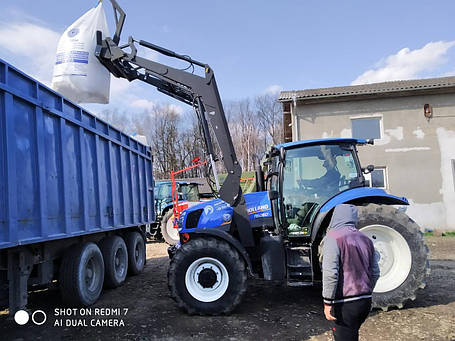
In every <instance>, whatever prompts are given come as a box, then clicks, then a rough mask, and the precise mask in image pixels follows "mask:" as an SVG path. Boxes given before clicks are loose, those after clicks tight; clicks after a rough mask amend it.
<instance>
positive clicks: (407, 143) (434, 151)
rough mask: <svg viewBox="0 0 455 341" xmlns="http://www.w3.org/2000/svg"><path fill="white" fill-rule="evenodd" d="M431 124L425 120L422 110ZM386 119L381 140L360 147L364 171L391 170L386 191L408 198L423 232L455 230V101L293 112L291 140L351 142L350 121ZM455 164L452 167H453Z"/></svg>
mask: <svg viewBox="0 0 455 341" xmlns="http://www.w3.org/2000/svg"><path fill="white" fill-rule="evenodd" d="M426 103H428V104H430V105H431V106H432V110H433V118H431V119H430V120H427V119H426V118H425V117H424V115H423V113H424V109H423V107H424V104H426ZM377 116H380V117H382V120H381V122H382V127H381V130H382V137H381V139H379V140H375V145H374V146H371V145H367V146H362V147H359V155H360V160H361V163H362V165H363V166H366V165H368V164H373V165H375V166H377V167H387V178H388V179H387V180H388V187H387V191H388V192H389V193H391V194H394V195H398V196H406V197H407V198H408V200H409V201H410V202H411V205H410V207H408V209H407V213H408V214H409V215H410V216H411V217H412V218H413V219H414V220H416V221H417V223H418V224H419V225H420V226H421V228H422V229H424V228H428V229H451V230H455V184H454V182H455V180H454V177H455V174H454V173H455V169H454V167H455V96H454V95H453V94H441V95H427V96H409V97H397V98H379V99H370V100H357V101H349V102H335V103H318V104H302V103H301V102H297V104H296V105H295V106H294V105H293V106H292V120H293V124H292V126H293V139H294V140H299V139H311V138H326V137H352V133H351V119H352V118H361V117H377ZM452 160H454V161H452Z"/></svg>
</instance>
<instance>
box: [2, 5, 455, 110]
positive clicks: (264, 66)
mask: <svg viewBox="0 0 455 341" xmlns="http://www.w3.org/2000/svg"><path fill="white" fill-rule="evenodd" d="M118 2H119V4H120V5H121V6H122V8H123V9H124V10H125V12H126V14H127V17H126V23H125V28H124V31H123V34H122V41H126V40H127V38H128V36H130V35H132V36H133V37H134V38H135V39H137V40H140V39H142V40H146V41H149V42H152V43H154V44H157V45H161V46H164V47H166V48H169V49H171V50H174V51H176V52H178V53H181V54H186V55H190V56H191V57H193V58H194V59H197V60H200V61H202V62H205V63H207V64H209V65H210V66H211V67H212V69H213V70H214V71H215V75H216V79H217V83H218V88H219V91H220V94H221V97H222V99H223V100H224V101H231V100H240V99H243V98H246V97H254V96H257V95H261V94H265V93H277V92H278V91H280V90H296V89H313V88H325V87H332V86H345V85H356V84H365V83H374V82H382V81H391V80H403V79H416V78H429V77H444V76H455V25H454V23H453V13H455V1H453V0H447V1H436V0H435V1H425V0H421V1H415V0H413V1H407V0H403V1H397V0H395V1H388V0H383V1H364V0H363V1H354V0H352V1H351V0H344V1H320V0H319V1H317V0H314V1H313V0H305V1H304V0H300V1H297V0H281V1H263V0H262V1H259V0H243V1H237V0H232V1H221V0H211V1H208V0H194V1H183V0H175V1H158V0H134V1H132V0H129V1H127V0H118ZM97 3H98V1H97V0H79V1H57V0H39V1H36V0H14V1H6V0H0V4H1V8H2V10H1V11H0V58H1V59H4V60H6V61H7V62H9V63H11V64H13V65H14V66H15V67H17V68H19V69H21V70H23V71H24V72H26V73H28V74H30V75H32V76H33V77H35V78H36V79H38V80H39V81H42V82H44V83H45V84H50V83H51V79H52V70H53V64H54V63H55V51H56V47H57V43H58V40H59V38H60V35H61V34H62V33H63V32H64V31H65V29H66V28H67V27H68V26H70V25H71V24H72V23H73V22H74V21H75V20H76V19H78V18H79V17H80V16H82V15H83V14H84V13H85V12H86V11H88V10H89V9H90V8H92V7H94V6H96V5H97ZM104 6H105V11H106V15H107V19H108V22H109V25H110V29H111V32H113V31H114V19H113V15H112V7H111V6H110V3H109V2H108V0H104ZM141 53H143V55H144V56H146V57H148V58H151V59H153V60H156V61H159V62H162V63H169V62H170V61H169V59H168V58H167V57H163V56H160V55H158V54H156V53H152V52H147V51H143V50H141ZM182 66H185V65H184V64H182ZM167 102H169V103H172V105H173V106H174V107H175V108H176V110H177V111H183V110H184V109H186V108H184V107H183V106H184V105H183V104H180V103H178V102H175V101H173V100H172V99H170V98H168V97H166V96H164V95H162V94H160V93H158V92H157V91H156V90H155V89H154V88H153V87H151V86H149V85H146V84H141V83H140V82H139V83H137V82H133V83H128V82H127V81H125V80H113V81H112V83H111V101H110V104H109V105H100V104H98V105H93V104H91V105H83V106H84V107H86V108H88V109H89V110H91V111H92V112H95V113H96V112H98V111H101V110H103V109H106V108H119V109H120V110H144V109H149V108H153V107H154V106H155V105H156V104H157V103H167Z"/></svg>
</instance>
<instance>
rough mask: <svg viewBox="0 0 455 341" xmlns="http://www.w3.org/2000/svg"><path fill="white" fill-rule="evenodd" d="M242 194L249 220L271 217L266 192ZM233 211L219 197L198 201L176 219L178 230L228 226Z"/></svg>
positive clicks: (190, 230) (188, 230)
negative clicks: (198, 202)
mask: <svg viewBox="0 0 455 341" xmlns="http://www.w3.org/2000/svg"><path fill="white" fill-rule="evenodd" d="M243 196H244V198H245V203H246V208H247V211H248V217H249V218H250V220H252V221H253V220H256V219H260V218H271V217H272V207H271V204H270V200H269V197H268V192H255V193H248V194H244V195H243ZM233 211H234V210H233V208H232V207H231V206H230V205H229V204H228V203H227V202H225V201H223V200H221V199H215V200H211V201H206V202H203V203H200V204H198V205H195V206H193V207H190V208H188V209H186V210H185V211H183V212H182V214H181V215H180V218H179V221H178V225H179V229H180V232H181V233H184V232H193V231H194V230H195V229H196V228H216V227H221V226H226V227H227V228H229V225H230V223H231V221H232V214H233Z"/></svg>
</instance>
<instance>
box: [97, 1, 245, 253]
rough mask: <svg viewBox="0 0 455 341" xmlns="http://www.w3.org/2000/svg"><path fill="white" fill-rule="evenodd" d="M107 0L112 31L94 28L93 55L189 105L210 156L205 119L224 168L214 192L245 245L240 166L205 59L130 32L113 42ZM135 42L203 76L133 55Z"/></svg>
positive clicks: (119, 25) (119, 21)
mask: <svg viewBox="0 0 455 341" xmlns="http://www.w3.org/2000/svg"><path fill="white" fill-rule="evenodd" d="M110 1H111V3H112V5H113V8H114V14H115V19H116V31H115V35H114V38H113V39H112V38H110V37H102V33H101V32H100V31H98V32H97V46H96V50H95V55H96V56H97V58H98V59H99V60H100V62H101V63H102V64H103V65H104V66H105V67H106V68H107V69H108V70H109V71H110V72H111V73H112V74H113V75H114V76H115V77H118V78H125V79H127V80H128V81H130V82H131V81H133V80H136V79H139V80H141V81H143V82H145V83H148V84H150V85H153V86H155V87H156V88H157V90H158V91H160V92H162V93H164V94H166V95H168V96H171V97H173V98H175V99H177V100H179V101H181V102H183V103H186V104H188V105H191V106H193V108H194V109H195V111H196V114H197V116H198V120H199V123H200V125H201V127H202V132H203V135H204V142H205V146H206V149H207V153H208V155H209V159H210V160H213V159H215V155H214V148H213V144H212V139H211V134H210V129H209V127H208V123H207V121H210V124H211V126H212V130H213V133H214V135H215V138H216V140H217V141H218V145H219V147H220V149H221V153H222V160H223V163H224V166H225V168H226V170H227V173H228V175H227V177H226V180H225V181H224V183H223V185H222V186H221V188H220V190H219V196H220V198H221V199H222V200H224V201H225V202H227V203H228V204H229V205H231V206H233V207H234V217H233V221H234V223H235V225H236V226H237V228H238V230H239V235H240V238H241V239H242V242H244V243H245V246H249V245H251V246H252V245H254V241H253V239H252V233H251V227H250V224H249V219H248V214H247V211H246V205H245V200H244V198H243V194H242V190H241V187H240V177H241V174H242V168H241V166H240V164H239V162H238V160H237V156H236V153H235V149H234V145H233V143H232V138H231V134H230V132H229V127H228V124H227V120H226V116H225V113H224V110H223V105H222V103H221V98H220V94H219V92H218V87H217V85H216V81H215V75H214V73H213V70H212V69H211V68H210V66H209V65H207V64H205V63H202V62H199V61H197V60H194V59H192V58H190V57H188V56H185V55H180V54H177V53H175V52H173V51H171V50H168V49H166V48H163V47H160V46H157V45H155V44H152V43H149V42H146V41H143V40H139V41H136V40H135V39H133V37H129V39H128V43H127V44H124V45H119V42H120V36H121V32H122V29H123V24H124V22H125V17H126V14H125V12H124V11H123V10H122V9H121V7H120V6H119V5H118V3H117V1H115V0H110ZM135 44H139V45H141V46H143V47H146V48H149V49H152V50H154V51H157V52H159V53H161V54H163V55H165V56H168V57H171V58H176V59H179V60H183V61H186V62H188V63H190V66H191V67H192V68H195V67H201V68H203V69H204V75H205V76H204V77H202V76H199V75H197V74H195V73H193V72H189V71H188V70H181V69H176V68H173V67H170V66H167V65H164V64H161V63H159V62H156V61H152V60H148V59H146V58H143V57H139V56H138V55H137V48H136V45H135ZM193 71H194V69H193ZM243 226H245V228H244V227H243ZM248 227H250V228H248Z"/></svg>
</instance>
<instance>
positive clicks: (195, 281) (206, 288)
mask: <svg viewBox="0 0 455 341" xmlns="http://www.w3.org/2000/svg"><path fill="white" fill-rule="evenodd" d="M185 285H186V288H187V290H188V292H189V294H190V295H191V296H193V297H194V298H195V299H197V300H198V301H201V302H214V301H216V300H218V299H219V298H221V297H222V296H223V295H224V294H225V292H226V290H227V288H228V286H229V274H228V271H227V269H226V267H225V266H224V265H223V263H221V262H220V261H219V260H217V259H215V258H211V257H204V258H199V259H197V260H195V261H194V262H193V263H191V265H190V266H189V267H188V270H187V271H186V274H185Z"/></svg>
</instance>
